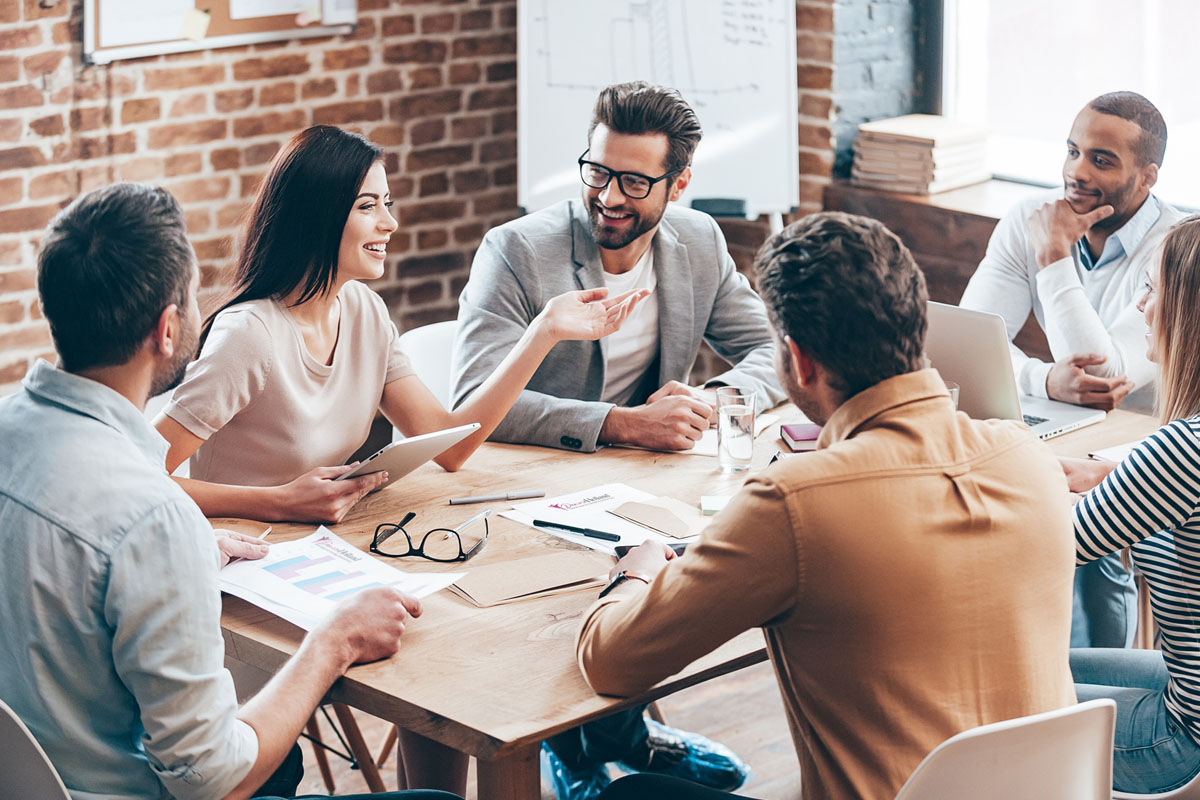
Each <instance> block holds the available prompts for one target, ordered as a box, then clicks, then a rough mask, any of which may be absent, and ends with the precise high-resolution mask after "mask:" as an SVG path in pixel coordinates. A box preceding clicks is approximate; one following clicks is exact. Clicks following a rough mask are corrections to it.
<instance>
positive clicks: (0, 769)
mask: <svg viewBox="0 0 1200 800" xmlns="http://www.w3.org/2000/svg"><path fill="white" fill-rule="evenodd" d="M0 787H2V788H0V795H3V796H4V797H20V798H21V800H71V796H70V795H68V794H67V787H66V786H63V782H62V779H61V778H59V777H58V772H56V771H55V769H54V765H53V764H51V763H50V759H48V758H46V753H45V751H44V750H42V746H41V745H39V744H38V743H37V739H34V738H33V734H32V733H30V732H29V728H26V727H25V723H24V722H21V720H20V718H19V717H18V716H17V715H16V713H14V712H13V710H12V709H11V708H9V707H8V705H7V704H6V703H5V702H4V701H3V700H0Z"/></svg>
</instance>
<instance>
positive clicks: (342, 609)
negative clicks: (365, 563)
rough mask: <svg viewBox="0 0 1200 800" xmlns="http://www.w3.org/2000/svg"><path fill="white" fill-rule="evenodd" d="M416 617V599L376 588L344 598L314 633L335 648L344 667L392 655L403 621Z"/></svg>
mask: <svg viewBox="0 0 1200 800" xmlns="http://www.w3.org/2000/svg"><path fill="white" fill-rule="evenodd" d="M419 616H421V601H420V600H418V599H417V598H415V597H412V596H411V595H407V594H405V593H404V592H402V591H400V590H399V589H396V588H395V587H392V586H380V587H376V588H374V589H366V590H364V591H361V592H359V593H358V594H355V595H351V596H350V597H348V598H347V599H346V600H345V601H343V602H342V603H341V604H340V605H339V606H338V607H337V608H336V609H335V610H334V612H333V614H331V615H330V616H329V618H328V619H326V620H325V621H324V622H323V623H321V625H320V626H319V627H318V628H317V629H316V630H315V631H314V634H316V635H317V636H320V637H323V638H325V639H326V640H327V642H328V644H329V645H330V646H332V647H335V648H338V649H339V650H340V651H341V652H342V653H343V655H344V660H345V663H346V664H361V663H365V662H367V661H378V660H379V659H381V658H388V657H389V656H393V655H395V654H396V652H397V651H398V650H399V649H400V637H401V636H403V635H404V631H405V627H406V623H407V621H408V620H409V618H415V617H419Z"/></svg>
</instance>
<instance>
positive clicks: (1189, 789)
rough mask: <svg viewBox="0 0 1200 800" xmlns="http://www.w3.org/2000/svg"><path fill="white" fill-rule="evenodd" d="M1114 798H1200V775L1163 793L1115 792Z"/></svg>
mask: <svg viewBox="0 0 1200 800" xmlns="http://www.w3.org/2000/svg"><path fill="white" fill-rule="evenodd" d="M1112 796H1113V800H1200V775H1197V776H1196V777H1194V778H1192V779H1191V780H1190V781H1188V782H1187V783H1185V784H1184V785H1183V786H1180V787H1179V788H1178V789H1172V790H1171V791H1169V792H1163V793H1162V794H1131V793H1130V792H1113V793H1112Z"/></svg>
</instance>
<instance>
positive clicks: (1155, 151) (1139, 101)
mask: <svg viewBox="0 0 1200 800" xmlns="http://www.w3.org/2000/svg"><path fill="white" fill-rule="evenodd" d="M1088 108H1090V109H1092V110H1093V111H1098V112H1100V113H1101V114H1108V115H1110V116H1113V117H1120V118H1121V119H1124V120H1128V121H1130V122H1132V123H1134V124H1136V125H1137V126H1138V127H1139V128H1141V129H1142V132H1141V134H1140V135H1139V136H1138V139H1137V142H1136V143H1135V144H1134V146H1133V151H1134V155H1136V156H1137V159H1138V161H1139V162H1140V163H1141V165H1142V166H1145V165H1147V164H1157V165H1158V166H1160V167H1161V166H1162V162H1163V156H1165V155H1166V154H1167V123H1166V120H1164V119H1163V116H1162V114H1160V113H1159V111H1158V109H1157V108H1155V106H1154V103H1151V102H1150V101H1149V100H1147V99H1146V98H1144V97H1142V96H1141V95H1140V94H1138V93H1137V92H1109V93H1108V94H1102V95H1100V96H1099V97H1097V98H1096V99H1095V100H1093V101H1092V102H1090V103H1088Z"/></svg>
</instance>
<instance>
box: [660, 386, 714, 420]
mask: <svg viewBox="0 0 1200 800" xmlns="http://www.w3.org/2000/svg"><path fill="white" fill-rule="evenodd" d="M664 397H691V398H692V399H694V400H699V401H700V402H701V403H704V404H705V405H707V406H708V407H709V408H710V409H711V410H712V412H713V413H712V414H711V416H710V417H709V420H710V422H711V424H713V425H716V424H717V415H716V413H715V412H716V410H717V393H716V391H714V390H713V389H701V388H699V387H697V386H688V385H687V384H686V383H680V382H679V381H667V382H666V383H664V384H663V385H662V387H661V388H660V389H659V390H658V391H657V392H655V393H654V394H652V395H650V396H649V397H648V398H646V402H647V403H653V402H654V401H655V400H661V399H662V398H664Z"/></svg>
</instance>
